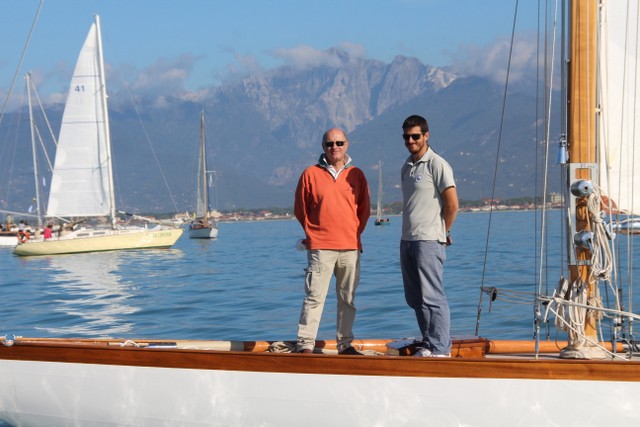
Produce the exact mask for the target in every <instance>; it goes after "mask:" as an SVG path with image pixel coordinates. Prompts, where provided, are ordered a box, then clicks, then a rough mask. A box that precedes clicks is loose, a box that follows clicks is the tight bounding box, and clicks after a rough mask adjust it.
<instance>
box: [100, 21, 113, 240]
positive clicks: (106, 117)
mask: <svg viewBox="0 0 640 427" xmlns="http://www.w3.org/2000/svg"><path fill="white" fill-rule="evenodd" d="M95 20H96V38H97V45H98V70H99V74H100V88H99V90H100V103H101V107H102V114H103V115H104V117H103V121H102V126H103V128H104V135H105V140H104V141H101V143H104V145H105V147H106V152H107V158H106V159H105V163H106V169H107V176H108V181H109V182H108V186H109V205H110V206H109V211H110V213H109V216H110V217H111V226H112V227H113V228H115V226H116V200H115V194H114V184H113V166H112V163H111V134H110V130H109V109H108V106H107V82H106V77H105V71H104V54H103V50H102V32H101V30H100V16H99V15H96V18H95Z"/></svg>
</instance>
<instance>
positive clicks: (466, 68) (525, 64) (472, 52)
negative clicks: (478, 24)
mask: <svg viewBox="0 0 640 427" xmlns="http://www.w3.org/2000/svg"><path fill="white" fill-rule="evenodd" d="M509 44H510V40H509V39H498V40H496V41H495V42H494V43H492V44H490V45H488V46H474V45H469V46H464V47H463V48H462V49H461V50H460V53H459V54H457V55H456V56H458V57H459V58H457V59H456V60H455V61H454V63H453V65H452V68H453V69H454V71H455V72H457V73H460V74H463V75H478V76H483V77H488V78H491V79H493V80H494V81H496V82H504V80H505V76H506V73H507V66H508V65H509V64H508V60H509ZM536 52H537V41H536V35H535V34H526V35H525V36H524V37H521V38H519V39H518V40H515V41H514V46H513V49H512V53H511V56H512V57H511V67H510V76H509V80H510V81H511V82H518V81H521V80H523V79H524V78H535V76H536V67H538V66H539V64H538V63H537V62H538V61H537V60H536V58H537V54H536ZM540 64H542V62H540Z"/></svg>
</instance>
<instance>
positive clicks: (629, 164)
mask: <svg viewBox="0 0 640 427" xmlns="http://www.w3.org/2000/svg"><path fill="white" fill-rule="evenodd" d="M602 12H603V13H602V19H601V27H600V30H601V32H600V48H601V49H602V55H600V63H599V68H600V81H599V82H598V89H599V101H600V105H601V107H602V112H601V115H600V117H599V123H598V124H599V139H600V142H599V145H598V156H599V163H600V169H599V170H600V186H601V188H602V189H603V191H604V193H605V194H606V195H607V196H608V197H609V198H611V199H612V201H613V202H614V203H615V206H617V208H618V210H619V211H621V212H623V213H628V214H635V215H640V195H636V196H634V188H639V189H640V146H638V147H636V143H640V126H638V125H637V124H636V123H635V121H636V118H637V117H638V115H639V114H640V105H639V103H640V81H638V80H637V77H636V76H637V74H638V72H639V71H640V55H638V49H639V48H640V33H639V31H638V21H639V19H638V16H639V14H640V8H639V7H638V2H636V1H610V2H607V4H606V5H605V6H604V7H603V10H602Z"/></svg>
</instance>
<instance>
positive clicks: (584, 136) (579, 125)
mask: <svg viewBox="0 0 640 427" xmlns="http://www.w3.org/2000/svg"><path fill="white" fill-rule="evenodd" d="M570 17H571V18H570V24H571V29H570V37H571V40H570V49H571V58H570V63H569V94H568V106H567V112H568V129H567V131H568V132H567V136H568V148H569V171H568V172H569V173H568V181H569V182H568V185H571V186H572V184H575V183H576V182H577V181H579V180H585V182H587V181H590V182H595V181H596V177H597V166H596V163H595V162H596V155H595V153H596V149H595V142H596V114H597V113H598V111H597V102H596V64H597V60H596V58H597V56H596V54H597V23H598V0H576V1H571V2H570ZM572 193H573V188H572ZM574 196H575V198H574ZM587 197H588V194H577V195H576V193H574V194H573V196H572V195H569V199H570V202H569V205H570V207H569V217H568V230H569V233H568V235H569V238H573V236H574V235H575V234H576V233H577V232H586V233H588V232H590V231H591V227H590V225H589V218H588V215H589V213H588V210H587ZM569 254H570V255H569V256H570V260H569V277H570V287H573V288H574V291H575V290H576V289H577V288H582V287H584V289H579V290H577V292H584V293H585V294H586V298H587V300H588V301H591V298H592V297H594V296H596V295H597V281H596V280H595V278H593V277H592V275H591V265H590V260H591V250H590V249H589V248H588V247H583V246H579V245H575V244H570V250H569ZM596 323H597V312H596V311H595V310H592V309H587V312H586V316H585V324H584V330H583V331H581V333H582V334H574V333H571V331H570V333H569V344H568V346H567V347H565V348H564V349H563V350H562V351H561V353H560V356H561V357H564V358H585V359H590V358H600V357H601V356H602V355H601V354H600V351H599V349H597V348H596V347H595V346H594V345H592V344H590V342H598V339H597V331H596ZM583 335H584V336H583ZM585 337H586V339H585Z"/></svg>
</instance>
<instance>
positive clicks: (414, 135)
mask: <svg viewBox="0 0 640 427" xmlns="http://www.w3.org/2000/svg"><path fill="white" fill-rule="evenodd" d="M422 135H424V134H422V133H412V134H407V133H403V134H402V139H404V140H405V141H408V140H409V138H411V139H413V140H414V141H417V140H419V139H420V138H422Z"/></svg>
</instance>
